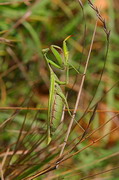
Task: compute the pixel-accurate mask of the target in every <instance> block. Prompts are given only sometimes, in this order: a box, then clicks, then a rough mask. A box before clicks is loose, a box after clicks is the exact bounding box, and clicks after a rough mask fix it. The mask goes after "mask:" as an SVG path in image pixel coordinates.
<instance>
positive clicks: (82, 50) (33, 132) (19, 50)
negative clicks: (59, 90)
mask: <svg viewBox="0 0 119 180" xmlns="http://www.w3.org/2000/svg"><path fill="white" fill-rule="evenodd" d="M109 5H110V6H108V12H109V13H107V16H108V18H109V17H110V19H109V25H108V23H107V22H106V21H105V19H104V18H103V14H102V13H101V12H100V11H99V8H100V7H96V6H95V5H94V4H93V2H92V1H90V0H87V1H80V0H79V1H70V0H69V1H67V2H65V1H62V0H56V1H50V0H44V1H40V0H36V1H30V0H29V1H14V2H13V1H10V0H9V2H8V1H4V2H1V3H0V9H1V18H0V31H1V32H0V43H1V48H0V67H1V69H0V84H1V88H0V90H1V91H0V92H1V104H0V109H1V112H0V117H1V118H0V134H1V142H0V162H1V165H0V174H1V179H2V180H4V179H5V180H6V179H8V180H22V179H23V180H27V179H29V180H30V179H45V180H46V179H48V180H49V179H69V178H70V179H72V180H76V179H82V180H83V179H96V178H100V179H108V180H113V179H115V180H116V179H118V177H119V173H118V168H119V163H118V155H119V152H118V148H119V144H118V138H119V135H118V128H119V121H118V115H119V112H118V107H119V105H118V98H119V96H118V83H119V82H118V62H117V61H116V60H117V58H118V55H119V52H118V48H117V46H118V44H119V40H118V39H119V38H118V36H117V33H118V31H117V30H116V26H117V25H116V24H115V17H116V15H117V14H116V13H114V10H113V8H112V6H114V5H115V3H114V2H113V1H110V2H109ZM95 24H96V25H95ZM108 26H109V28H108ZM109 29H110V30H111V34H110V30H109ZM68 35H73V36H72V38H71V39H70V40H69V44H68V47H69V49H70V51H69V52H70V61H71V63H72V64H73V65H74V66H76V67H79V71H80V73H79V74H78V75H77V74H76V72H75V71H73V70H70V82H69V84H68V85H67V87H66V88H67V93H68V96H67V100H68V103H69V106H70V108H71V112H72V114H73V118H72V119H71V118H70V116H68V113H67V109H66V110H65V116H64V120H63V123H62V126H59V127H58V128H57V129H56V131H55V134H54V136H53V139H52V141H51V143H50V144H49V145H46V136H47V133H46V129H47V127H46V126H47V123H46V122H47V102H48V96H49V94H48V89H49V82H50V79H49V76H48V73H47V68H46V65H45V62H44V59H43V57H42V53H41V51H42V48H45V47H49V46H50V45H51V44H57V45H58V46H61V45H62V41H63V40H64V39H65V38H66V37H67V36H68ZM109 41H110V43H109ZM59 77H60V78H62V74H59ZM76 122H77V123H76Z"/></svg>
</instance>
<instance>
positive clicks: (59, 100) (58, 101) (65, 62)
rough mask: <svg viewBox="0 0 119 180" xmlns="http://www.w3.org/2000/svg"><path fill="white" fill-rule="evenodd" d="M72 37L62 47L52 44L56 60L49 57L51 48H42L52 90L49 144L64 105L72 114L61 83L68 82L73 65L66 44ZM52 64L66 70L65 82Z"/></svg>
mask: <svg viewBox="0 0 119 180" xmlns="http://www.w3.org/2000/svg"><path fill="white" fill-rule="evenodd" d="M70 37H71V36H68V37H67V38H66V39H65V40H64V41H63V47H62V48H60V47H59V46H56V45H51V47H50V49H51V52H52V53H53V55H54V56H55V59H56V61H55V62H54V61H52V60H50V59H49V58H48V57H47V54H48V52H49V51H50V49H49V48H46V49H43V50H42V53H43V56H44V59H45V61H46V64H47V66H48V69H49V72H50V90H49V100H48V120H47V144H49V143H50V141H51V139H52V131H53V124H54V122H60V120H61V117H62V112H63V107H64V105H65V106H66V107H67V109H68V113H69V115H70V116H71V113H70V110H69V106H68V103H67V99H66V97H65V95H64V93H63V92H62V89H61V87H60V86H61V85H66V84H68V82H69V69H70V66H71V67H73V66H72V65H70V63H69V52H68V48H67V44H66V41H67V40H68V39H69V38H70ZM58 50H60V51H62V52H63V56H61V54H60V53H59V52H58ZM52 66H54V67H55V68H58V69H61V70H64V72H65V76H66V78H65V81H64V82H63V81H60V80H59V79H58V77H57V75H56V74H55V72H54V71H53V69H52ZM73 68H74V67H73ZM74 69H75V68H74ZM75 70H76V69H75ZM76 71H77V70H76Z"/></svg>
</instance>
